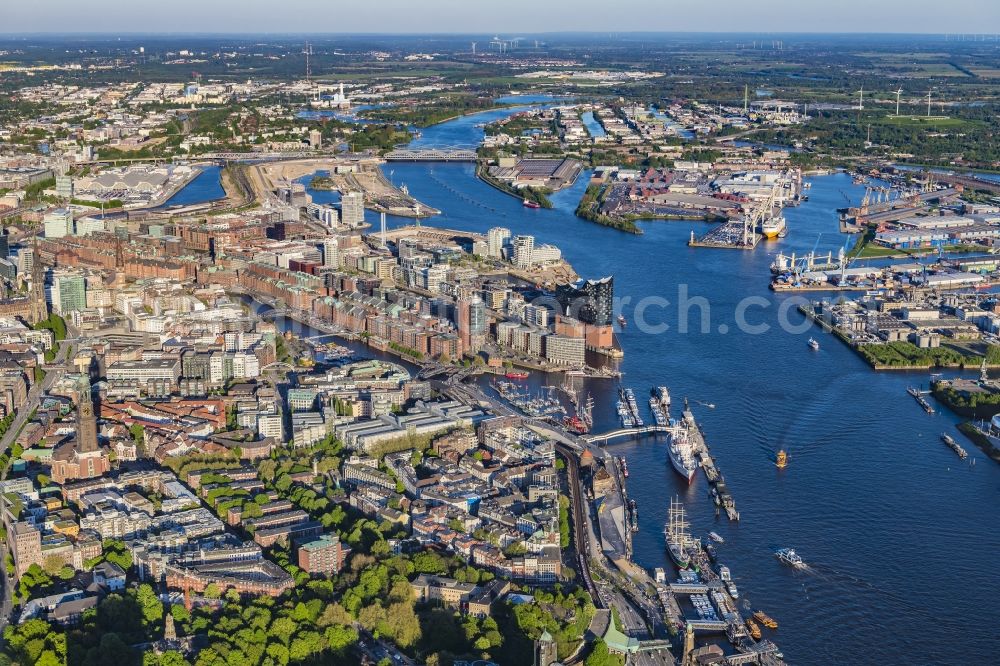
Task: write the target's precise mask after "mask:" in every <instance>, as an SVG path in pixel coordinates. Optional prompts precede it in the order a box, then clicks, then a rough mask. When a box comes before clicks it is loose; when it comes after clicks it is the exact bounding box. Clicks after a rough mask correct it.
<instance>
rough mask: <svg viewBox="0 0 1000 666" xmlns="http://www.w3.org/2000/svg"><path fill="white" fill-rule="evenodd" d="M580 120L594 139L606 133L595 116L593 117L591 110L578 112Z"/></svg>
mask: <svg viewBox="0 0 1000 666" xmlns="http://www.w3.org/2000/svg"><path fill="white" fill-rule="evenodd" d="M580 120H582V121H583V125H584V127H586V128H587V131H588V132H590V136H592V137H594V138H595V139H599V138H602V137H605V136H607V135H608V133H607V132H605V131H604V128H603V127H601V123H599V122H597V118H595V117H594V112H593V111H587V112H586V113H582V114H580Z"/></svg>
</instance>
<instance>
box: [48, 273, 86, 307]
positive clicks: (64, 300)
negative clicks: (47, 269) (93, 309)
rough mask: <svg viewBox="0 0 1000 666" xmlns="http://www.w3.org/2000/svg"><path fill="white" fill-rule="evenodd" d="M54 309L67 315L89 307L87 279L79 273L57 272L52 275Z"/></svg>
mask: <svg viewBox="0 0 1000 666" xmlns="http://www.w3.org/2000/svg"><path fill="white" fill-rule="evenodd" d="M52 309H53V310H54V311H55V312H56V314H58V315H60V316H62V317H67V316H69V314H70V313H71V312H74V311H77V310H85V309H87V281H86V279H85V278H84V277H83V275H80V274H78V273H56V274H55V275H54V276H53V277H52Z"/></svg>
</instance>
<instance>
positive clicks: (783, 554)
mask: <svg viewBox="0 0 1000 666" xmlns="http://www.w3.org/2000/svg"><path fill="white" fill-rule="evenodd" d="M774 555H775V557H777V558H778V560H779V561H781V562H782V563H784V564H787V565H788V566H791V567H795V568H796V569H801V568H803V567H805V566H806V563H805V562H803V561H802V558H801V557H799V555H798V553H796V552H795V551H794V550H792V549H791V548H782V549H781V550H778V551H777V552H775V553H774Z"/></svg>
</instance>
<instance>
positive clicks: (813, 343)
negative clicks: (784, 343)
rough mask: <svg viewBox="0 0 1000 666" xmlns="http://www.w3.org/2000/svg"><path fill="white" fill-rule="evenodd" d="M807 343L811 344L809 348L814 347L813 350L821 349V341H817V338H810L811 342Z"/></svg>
mask: <svg viewBox="0 0 1000 666" xmlns="http://www.w3.org/2000/svg"><path fill="white" fill-rule="evenodd" d="M807 344H808V345H809V349H812V350H813V351H819V343H818V342H816V340H815V339H813V338H809V342H808V343H807Z"/></svg>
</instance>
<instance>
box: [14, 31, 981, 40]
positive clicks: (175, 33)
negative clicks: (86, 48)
mask: <svg viewBox="0 0 1000 666" xmlns="http://www.w3.org/2000/svg"><path fill="white" fill-rule="evenodd" d="M503 32H510V31H503V30H501V31H499V32H498V31H495V30H491V31H475V30H455V31H436V32H412V31H392V30H390V31H382V32H359V31H348V32H310V31H296V30H282V31H273V32H272V31H252V30H251V31H246V30H244V31H218V30H217V31H164V32H144V31H113V32H107V31H88V30H56V31H47V32H39V31H27V30H25V31H11V32H0V38H4V37H14V36H18V37H22V36H23V37H29V36H30V37H42V36H50V37H58V36H64V35H68V36H78V37H82V36H89V37H157V36H183V37H199V36H204V37H212V36H220V35H226V36H232V35H242V36H304V35H309V36H319V37H323V36H341V37H343V36H348V37H400V36H408V37H421V36H423V37H436V36H448V37H460V36H470V35H489V34H491V33H492V34H494V35H498V34H500V33H503ZM517 34H519V35H530V36H542V35H590V36H600V35H608V36H624V35H808V36H823V35H829V36H878V35H893V36H914V37H927V36H940V37H950V36H955V37H973V38H985V39H970V40H966V41H998V40H1000V33H977V32H946V31H933V32H912V31H898V32H897V31H891V30H889V31H886V30H881V31H865V30H858V31H850V32H844V31H819V30H773V31H765V30H742V31H731V30H730V31H711V30H547V31H542V32H518V33H517ZM991 38H992V39H991Z"/></svg>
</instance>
